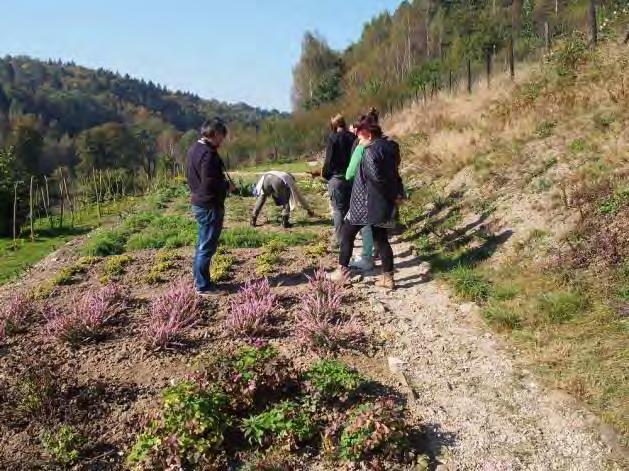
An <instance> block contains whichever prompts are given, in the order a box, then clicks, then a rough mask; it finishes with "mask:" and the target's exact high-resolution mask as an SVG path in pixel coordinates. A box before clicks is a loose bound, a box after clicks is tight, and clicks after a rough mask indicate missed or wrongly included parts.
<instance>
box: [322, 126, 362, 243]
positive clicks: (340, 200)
mask: <svg viewBox="0 0 629 471" xmlns="http://www.w3.org/2000/svg"><path fill="white" fill-rule="evenodd" d="M330 131H331V132H330V135H329V136H328V140H327V145H326V148H325V162H324V164H323V169H322V171H321V176H322V177H323V178H324V179H325V180H327V182H328V194H329V197H330V205H331V206H332V218H333V220H334V231H335V235H336V240H337V242H338V243H339V244H340V243H341V227H342V226H343V220H344V219H345V215H346V214H347V211H348V210H349V198H350V196H351V190H352V187H351V184H350V183H349V182H347V180H345V173H346V172H347V166H348V165H349V161H350V158H351V156H352V150H353V147H354V141H355V140H356V135H354V134H352V133H351V132H349V130H348V129H347V123H346V122H345V118H344V117H343V115H341V114H337V115H336V116H334V117H333V118H332V119H331V120H330Z"/></svg>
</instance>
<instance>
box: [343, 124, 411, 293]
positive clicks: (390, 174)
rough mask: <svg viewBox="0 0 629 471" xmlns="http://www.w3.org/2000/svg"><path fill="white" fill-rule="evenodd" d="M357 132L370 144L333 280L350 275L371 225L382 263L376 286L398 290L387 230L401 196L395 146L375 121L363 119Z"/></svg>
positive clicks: (352, 198) (354, 189)
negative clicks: (357, 243) (360, 237)
mask: <svg viewBox="0 0 629 471" xmlns="http://www.w3.org/2000/svg"><path fill="white" fill-rule="evenodd" d="M358 130H359V131H360V132H361V134H364V135H365V136H366V137H367V139H366V141H367V142H366V145H365V153H364V156H363V158H362V161H361V163H360V167H359V169H358V172H357V174H356V177H355V180H354V185H353V187H352V194H351V198H350V207H349V212H348V214H347V217H346V218H345V221H344V223H343V227H342V229H341V250H340V254H339V268H338V270H337V271H336V272H335V273H333V274H332V278H333V279H337V280H338V279H342V278H344V277H346V276H347V275H348V274H349V264H350V259H351V256H352V251H353V249H354V240H355V239H356V235H357V234H358V232H360V230H361V229H362V228H363V227H364V226H372V232H373V239H374V242H375V244H376V247H378V248H379V251H380V259H381V260H382V275H381V277H380V279H379V280H378V281H377V282H376V286H380V287H383V288H388V289H395V282H394V278H393V250H392V248H391V244H390V243H389V235H388V231H387V230H388V229H389V228H391V227H392V226H393V225H394V214H395V208H396V205H397V203H398V200H399V195H400V193H401V190H400V188H399V187H400V182H401V179H400V176H399V172H398V166H397V164H396V158H395V155H393V154H394V149H393V147H392V146H391V145H390V142H389V141H387V140H386V139H383V135H382V129H381V128H380V126H379V125H378V124H377V123H376V122H375V121H374V120H373V119H370V118H369V117H368V118H366V119H364V120H363V121H362V122H361V123H360V125H359V126H358Z"/></svg>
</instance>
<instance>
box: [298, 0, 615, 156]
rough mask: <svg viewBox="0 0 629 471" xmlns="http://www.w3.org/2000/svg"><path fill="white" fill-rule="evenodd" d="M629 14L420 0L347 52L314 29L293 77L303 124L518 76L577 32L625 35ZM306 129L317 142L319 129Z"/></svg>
mask: <svg viewBox="0 0 629 471" xmlns="http://www.w3.org/2000/svg"><path fill="white" fill-rule="evenodd" d="M593 5H594V6H595V9H592V6H593ZM626 9H627V1H626V0H602V1H596V2H594V1H591V0H412V1H404V2H402V3H401V4H400V6H399V7H398V8H397V9H396V10H395V11H394V12H393V13H389V12H384V13H382V14H381V15H379V16H378V17H376V18H374V19H373V20H372V21H370V22H369V23H367V24H366V25H365V27H364V29H363V33H362V35H361V37H360V39H359V40H357V41H356V42H355V43H354V44H352V45H351V46H350V47H348V48H347V49H346V50H344V51H335V50H333V49H331V48H330V46H329V45H328V44H327V42H326V40H325V38H323V37H321V36H320V35H318V34H316V33H311V32H309V33H306V35H305V37H304V40H303V44H302V55H301V59H300V61H299V63H298V64H297V65H296V67H295V69H294V72H293V103H294V107H295V112H296V113H295V119H297V120H298V121H306V122H307V121H309V120H310V121H311V122H318V123H320V125H323V124H325V122H326V121H327V120H328V119H329V117H330V116H332V115H333V114H334V113H335V112H338V111H343V112H344V113H345V114H346V115H348V116H350V117H355V116H357V115H359V114H360V113H364V110H366V109H369V108H370V107H372V106H376V107H378V108H379V109H381V110H382V111H384V112H389V111H396V110H400V109H402V108H404V107H405V106H408V105H409V104H410V102H413V101H418V100H423V101H427V100H429V99H430V98H432V97H434V95H436V94H437V93H439V92H440V91H446V92H452V91H453V90H454V89H457V90H458V89H462V90H466V89H467V91H468V92H469V93H473V92H474V91H475V90H476V89H478V87H480V86H483V87H485V86H487V87H490V86H491V82H492V79H495V76H496V75H498V74H511V76H512V77H515V76H517V74H518V72H519V68H520V67H521V66H520V65H519V63H520V62H521V61H525V60H530V59H537V58H542V57H543V56H544V55H545V54H546V53H548V52H549V51H550V50H552V47H553V43H554V42H555V41H557V40H560V39H561V38H563V37H565V36H566V35H571V34H572V33H573V32H575V31H578V32H579V33H580V34H582V35H583V36H585V37H588V40H596V39H601V38H605V37H609V36H610V35H615V34H617V33H616V30H615V29H614V27H613V25H614V24H615V22H617V21H619V19H620V18H621V17H622V15H623V10H625V11H626ZM594 33H596V34H595V35H594ZM594 36H597V37H594ZM305 128H306V129H310V130H313V131H312V132H311V133H310V134H308V132H307V131H306V133H305V134H306V135H307V137H306V138H305V139H306V140H307V141H308V144H309V145H311V146H314V145H315V144H316V143H317V142H318V139H319V135H318V133H317V132H316V131H314V129H315V128H316V126H310V127H306V126H305Z"/></svg>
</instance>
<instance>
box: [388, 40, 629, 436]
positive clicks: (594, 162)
mask: <svg viewBox="0 0 629 471" xmlns="http://www.w3.org/2000/svg"><path fill="white" fill-rule="evenodd" d="M572 46H574V44H572ZM581 52H582V53H579V54H577V55H574V54H572V55H570V54H568V53H567V52H566V50H565V49H564V50H563V52H562V51H559V52H557V53H555V55H554V57H553V58H552V59H551V60H550V61H549V62H548V63H546V64H545V65H543V66H542V67H540V66H539V65H536V66H530V67H527V68H526V69H525V70H523V71H521V73H520V75H519V78H518V83H517V84H516V85H512V84H511V83H509V81H508V80H506V79H499V80H497V81H496V82H495V83H496V87H495V88H494V89H492V90H480V91H479V92H478V93H477V94H475V95H473V96H471V97H468V96H454V97H445V98H442V99H439V100H435V101H434V102H431V103H429V104H428V106H426V107H423V106H419V107H417V108H414V109H411V110H408V111H406V112H405V113H403V114H401V115H398V116H395V117H393V118H391V119H390V120H389V122H387V123H386V127H387V128H388V129H390V130H391V131H392V132H393V133H395V134H397V135H398V136H403V137H401V138H400V140H401V141H402V143H403V148H404V150H405V156H406V170H405V171H406V179H407V181H409V182H410V183H411V187H413V186H415V187H418V188H419V190H417V191H415V193H414V195H413V201H414V203H415V204H411V205H408V206H407V208H406V209H405V210H404V217H405V218H406V221H407V222H409V223H410V227H411V229H410V230H409V231H408V232H407V234H406V235H407V236H408V237H409V238H410V239H411V240H412V241H413V243H414V245H415V246H416V248H417V250H418V252H419V253H420V254H422V256H423V257H424V258H426V259H427V260H429V261H431V262H432V263H433V269H434V271H435V272H437V273H441V274H442V275H443V277H444V279H446V280H448V281H449V282H451V284H452V286H453V287H454V289H455V291H456V292H457V293H458V295H459V296H461V297H463V298H467V299H471V300H474V301H477V302H478V303H479V304H480V305H481V308H482V312H483V315H484V317H485V319H486V320H487V322H488V324H489V325H491V326H492V327H493V328H495V329H497V330H499V331H501V332H503V333H504V334H505V335H506V336H507V337H508V339H509V341H510V342H512V343H513V344H515V345H517V346H518V347H519V348H520V350H521V351H522V352H523V353H524V354H525V355H524V356H523V359H524V361H526V362H527V363H529V364H530V365H535V366H536V367H538V369H539V371H540V372H542V373H543V374H544V376H545V377H546V378H547V379H548V380H549V381H550V382H551V383H552V384H553V385H555V386H556V387H559V388H562V389H564V390H566V391H568V392H569V393H571V394H572V395H574V396H575V397H577V398H579V399H581V400H583V401H585V402H587V403H588V404H590V406H591V407H592V409H593V410H595V411H596V412H598V413H599V415H600V416H601V417H602V418H603V419H604V420H605V421H607V422H608V423H610V424H612V425H613V426H614V427H615V428H616V429H617V430H618V431H619V432H621V433H622V434H624V436H625V437H627V435H628V434H629V401H628V398H629V369H628V365H629V348H628V345H629V319H628V318H627V313H628V312H629V265H627V255H628V254H629V253H628V247H627V245H628V244H627V239H626V233H625V229H626V227H628V223H629V210H628V207H629V190H628V189H629V181H628V178H627V176H628V175H629V167H628V160H627V156H628V155H629V134H628V132H627V129H629V128H628V126H627V125H628V124H629V90H627V89H626V84H627V83H628V80H629V64H628V59H627V50H626V48H622V47H619V46H616V45H613V44H604V45H603V46H601V48H599V50H598V51H597V52H596V53H595V54H590V53H588V52H587V51H581ZM574 59H576V60H574ZM573 66H574V67H573ZM453 190H460V191H458V192H457V191H454V192H453ZM448 195H450V198H446V196H448ZM426 203H431V207H432V209H433V211H432V213H430V214H428V215H426V214H425V212H424V209H423V208H424V205H425V204H426ZM426 216H428V217H426ZM622 228H625V229H622ZM510 231H512V233H511V232H510ZM584 255H585V257H584Z"/></svg>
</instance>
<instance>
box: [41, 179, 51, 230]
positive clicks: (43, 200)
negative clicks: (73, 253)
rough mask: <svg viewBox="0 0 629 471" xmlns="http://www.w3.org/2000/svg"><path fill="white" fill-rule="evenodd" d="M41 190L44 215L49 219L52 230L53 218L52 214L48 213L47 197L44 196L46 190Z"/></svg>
mask: <svg viewBox="0 0 629 471" xmlns="http://www.w3.org/2000/svg"><path fill="white" fill-rule="evenodd" d="M39 189H40V191H41V200H42V204H43V205H44V213H45V214H46V219H48V224H49V225H50V228H51V229H52V227H53V224H52V216H51V214H50V212H48V203H47V202H46V195H45V194H44V188H43V187H39Z"/></svg>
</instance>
